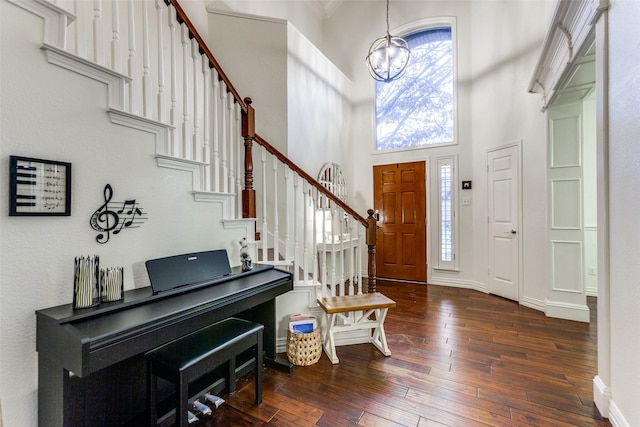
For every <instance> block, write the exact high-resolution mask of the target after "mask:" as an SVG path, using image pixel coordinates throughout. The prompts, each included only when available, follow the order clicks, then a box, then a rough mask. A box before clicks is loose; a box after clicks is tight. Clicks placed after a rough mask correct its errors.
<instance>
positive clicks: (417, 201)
mask: <svg viewBox="0 0 640 427" xmlns="http://www.w3.org/2000/svg"><path fill="white" fill-rule="evenodd" d="M425 186H426V182H425V163H424V162H413V163H394V164H391V165H382V166H374V167H373V192H374V209H376V210H378V212H379V214H380V221H379V222H378V226H379V227H380V228H379V229H378V232H377V240H378V241H377V246H376V270H377V275H378V277H381V278H389V279H404V280H414V281H418V282H426V280H427V248H426V246H427V239H426V237H427V236H426V225H425V224H426V218H427V216H426V205H427V203H426V191H425Z"/></svg>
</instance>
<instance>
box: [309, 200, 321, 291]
mask: <svg viewBox="0 0 640 427" xmlns="http://www.w3.org/2000/svg"><path fill="white" fill-rule="evenodd" d="M313 194H314V197H313V203H312V206H311V209H312V212H311V224H312V226H313V227H312V228H313V229H312V231H311V233H312V234H311V236H312V237H311V254H312V255H311V256H312V257H313V261H312V264H313V267H312V269H313V273H312V275H311V281H312V283H314V284H315V285H317V284H318V253H319V252H318V221H317V216H316V213H317V212H318V206H320V204H319V200H320V197H322V195H321V193H320V191H318V189H317V188H314V189H313ZM317 292H318V289H317V288H316V297H317Z"/></svg>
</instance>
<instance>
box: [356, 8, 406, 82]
mask: <svg viewBox="0 0 640 427" xmlns="http://www.w3.org/2000/svg"><path fill="white" fill-rule="evenodd" d="M409 56H410V51H409V44H408V43H407V41H406V40H405V39H403V38H402V37H393V36H391V34H389V0H387V35H386V36H384V37H380V38H379V39H376V40H375V41H374V42H373V43H372V44H371V47H370V48H369V54H368V55H367V59H366V63H367V67H368V68H369V74H371V77H373V78H374V79H376V80H378V81H381V82H390V81H391V80H394V79H396V78H398V77H400V75H401V74H402V73H403V72H404V69H405V68H406V67H407V63H408V62H409Z"/></svg>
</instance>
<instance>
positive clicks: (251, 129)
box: [164, 0, 378, 292]
mask: <svg viewBox="0 0 640 427" xmlns="http://www.w3.org/2000/svg"><path fill="white" fill-rule="evenodd" d="M164 2H165V4H167V5H172V6H173V7H174V8H175V9H176V15H177V19H178V22H181V23H184V24H185V25H186V26H187V28H188V30H189V36H190V37H192V38H194V39H195V40H196V41H197V42H198V46H199V49H200V53H201V54H203V55H206V56H207V58H208V59H209V65H210V67H211V68H214V69H215V70H216V71H217V72H218V79H219V81H223V82H224V83H225V85H226V86H227V91H228V92H229V93H231V94H232V95H233V98H234V100H235V102H236V103H237V104H238V105H239V106H240V109H241V110H242V117H243V119H242V137H243V139H244V149H245V150H244V151H245V159H244V166H245V188H244V189H243V191H242V216H243V217H245V218H255V211H256V208H255V190H254V189H253V158H252V154H251V153H252V146H253V141H256V142H257V143H258V144H260V145H262V146H263V147H264V148H265V149H266V150H267V151H268V152H269V153H271V154H272V155H273V156H275V157H276V158H277V159H278V160H280V161H281V162H282V163H283V164H285V165H286V166H288V167H289V169H291V170H292V171H294V172H296V173H297V174H298V175H299V176H301V177H302V178H303V179H305V180H306V181H307V182H309V184H311V185H312V186H313V187H315V188H316V190H317V191H319V192H320V193H322V194H323V195H324V196H325V197H327V198H328V199H329V200H331V201H332V202H333V203H335V204H336V205H337V206H340V207H341V208H342V209H343V210H344V211H345V212H347V213H348V214H349V215H351V216H352V217H353V218H355V219H356V220H357V221H358V222H360V223H361V224H362V225H363V226H364V227H365V229H366V230H367V234H366V244H367V247H368V268H367V270H368V292H375V291H376V260H375V257H376V244H377V242H376V240H377V228H378V227H377V219H376V217H375V215H374V211H373V209H369V210H368V211H367V213H368V215H369V217H368V218H364V217H363V216H362V215H360V214H359V213H358V212H356V211H355V210H353V209H352V208H351V207H350V206H348V205H347V204H346V203H345V202H344V201H342V200H341V199H340V198H338V197H337V196H336V195H335V194H333V193H332V192H330V191H329V190H328V189H327V188H325V187H324V186H323V185H322V184H320V183H319V182H318V181H317V180H316V179H315V178H313V177H312V176H311V175H309V174H308V173H306V172H305V171H304V170H302V169H301V168H300V167H298V165H296V164H295V163H293V162H292V161H291V160H289V158H288V157H287V156H285V155H284V154H282V153H281V152H280V151H278V149H276V148H275V147H274V146H273V145H271V144H269V143H268V142H267V141H266V140H265V139H264V138H262V137H261V136H260V135H258V134H257V133H255V112H254V110H253V107H251V98H245V99H242V98H241V97H240V95H239V94H238V91H236V89H235V87H234V86H233V84H231V80H229V78H228V77H227V75H226V74H225V73H224V71H223V70H222V67H221V66H220V64H219V63H218V61H216V59H215V58H214V57H213V54H212V53H211V51H210V50H209V48H208V47H207V44H206V43H205V41H204V39H203V38H202V37H201V36H200V33H198V30H196V27H195V26H194V25H193V23H192V22H191V20H190V19H189V17H188V16H187V14H186V13H185V11H184V9H182V7H181V6H180V4H179V3H178V0H164Z"/></svg>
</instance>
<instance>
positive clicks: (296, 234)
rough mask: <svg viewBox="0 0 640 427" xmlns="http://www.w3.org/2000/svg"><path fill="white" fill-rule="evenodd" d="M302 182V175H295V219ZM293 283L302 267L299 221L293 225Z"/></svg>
mask: <svg viewBox="0 0 640 427" xmlns="http://www.w3.org/2000/svg"><path fill="white" fill-rule="evenodd" d="M299 182H300V175H298V174H297V173H296V174H294V175H293V217H294V218H298V216H299V215H298V210H299V208H298V185H299ZM293 242H294V246H293V283H294V284H295V283H296V282H297V277H298V274H299V272H298V270H300V268H299V267H300V266H301V265H302V264H301V262H300V258H301V257H300V230H299V229H298V223H297V221H294V225H293Z"/></svg>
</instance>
